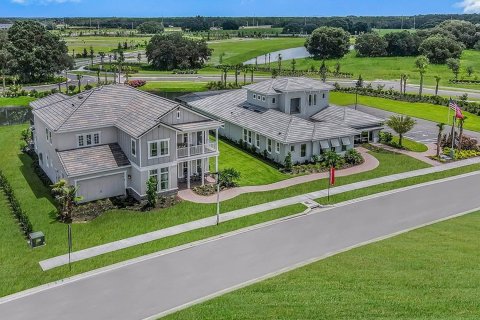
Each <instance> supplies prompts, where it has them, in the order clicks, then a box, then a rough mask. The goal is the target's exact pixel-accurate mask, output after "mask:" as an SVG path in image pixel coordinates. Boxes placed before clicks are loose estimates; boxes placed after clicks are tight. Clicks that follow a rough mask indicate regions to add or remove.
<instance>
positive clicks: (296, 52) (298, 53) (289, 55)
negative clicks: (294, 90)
mask: <svg viewBox="0 0 480 320" xmlns="http://www.w3.org/2000/svg"><path fill="white" fill-rule="evenodd" d="M354 49H355V46H354V45H350V50H354ZM269 54H270V62H277V61H278V54H281V55H282V60H292V59H303V58H309V57H311V56H312V55H311V54H310V53H308V51H307V48H305V47H296V48H290V49H284V50H280V51H274V52H270V53H269ZM269 54H267V56H266V59H265V55H262V56H258V57H257V58H253V59H250V60H248V61H245V62H244V63H243V64H255V59H257V63H258V64H267V63H268V60H269V58H268V55H269Z"/></svg>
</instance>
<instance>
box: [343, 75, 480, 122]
mask: <svg viewBox="0 0 480 320" xmlns="http://www.w3.org/2000/svg"><path fill="white" fill-rule="evenodd" d="M334 86H335V91H340V92H347V93H356V92H357V93H358V94H360V95H364V96H370V97H376V98H385V99H391V100H397V101H405V102H423V103H431V104H436V105H439V106H448V103H449V100H450V99H448V98H444V97H440V96H421V97H420V96H419V95H418V94H413V93H406V94H401V93H400V92H398V91H395V90H393V89H388V90H383V89H373V88H372V87H371V86H367V87H362V88H342V87H340V85H339V84H338V83H335V85H334ZM457 103H458V105H459V106H460V107H461V108H462V110H464V111H467V112H470V113H473V114H476V115H479V116H480V104H479V103H477V102H468V101H465V100H459V101H457Z"/></svg>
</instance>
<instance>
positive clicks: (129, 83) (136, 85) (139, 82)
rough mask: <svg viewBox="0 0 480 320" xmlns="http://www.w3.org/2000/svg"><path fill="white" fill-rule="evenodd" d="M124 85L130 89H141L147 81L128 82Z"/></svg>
mask: <svg viewBox="0 0 480 320" xmlns="http://www.w3.org/2000/svg"><path fill="white" fill-rule="evenodd" d="M126 83H127V84H128V85H129V86H130V87H134V88H139V87H143V86H144V85H145V84H146V83H147V81H145V80H129V81H126Z"/></svg>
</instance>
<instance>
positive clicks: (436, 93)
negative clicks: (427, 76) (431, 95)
mask: <svg viewBox="0 0 480 320" xmlns="http://www.w3.org/2000/svg"><path fill="white" fill-rule="evenodd" d="M440 80H442V78H441V77H440V76H435V83H436V85H435V95H436V96H438V86H439V84H440Z"/></svg>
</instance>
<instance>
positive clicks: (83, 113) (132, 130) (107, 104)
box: [31, 85, 179, 138]
mask: <svg viewBox="0 0 480 320" xmlns="http://www.w3.org/2000/svg"><path fill="white" fill-rule="evenodd" d="M31 105H32V106H33V107H34V108H35V109H34V111H33V112H34V114H35V115H36V116H38V117H39V118H40V119H42V120H43V121H44V122H45V123H46V124H47V126H49V127H50V128H51V129H53V130H54V131H56V132H70V131H78V130H86V129H91V128H98V127H108V126H116V127H117V128H119V129H121V130H122V131H125V132H126V133H128V134H129V135H131V136H133V137H136V138H138V137H139V136H141V135H142V134H144V133H145V132H147V131H148V130H150V129H151V128H153V127H155V126H156V125H158V124H159V123H160V122H161V118H162V117H163V116H164V115H166V114H167V113H168V112H169V111H171V110H173V109H174V108H175V107H177V106H178V105H179V104H178V103H177V102H174V101H172V100H168V99H166V98H162V97H159V96H156V95H153V94H150V93H147V92H143V91H140V90H137V89H134V88H132V87H129V86H126V85H108V86H103V87H100V88H95V89H92V90H89V91H85V92H83V93H81V94H77V95H75V96H72V97H65V96H64V99H63V100H62V99H61V97H60V96H55V97H46V98H44V99H40V100H37V101H35V102H34V103H32V104H31Z"/></svg>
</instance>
